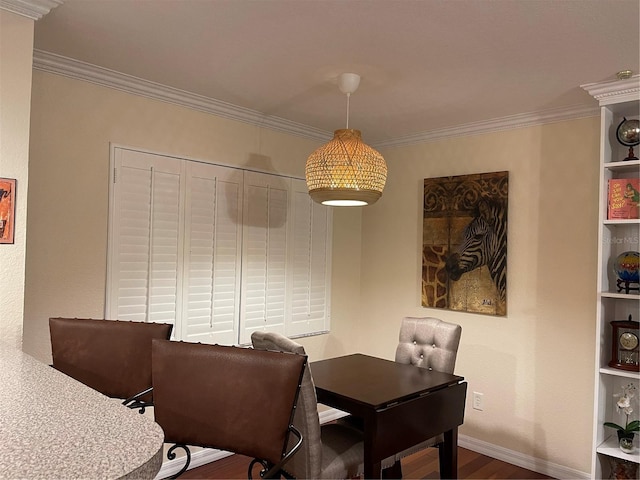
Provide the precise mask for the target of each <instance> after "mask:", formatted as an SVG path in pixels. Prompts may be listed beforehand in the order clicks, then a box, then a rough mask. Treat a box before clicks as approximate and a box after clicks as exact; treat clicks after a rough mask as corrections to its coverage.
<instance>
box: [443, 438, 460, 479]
mask: <svg viewBox="0 0 640 480" xmlns="http://www.w3.org/2000/svg"><path fill="white" fill-rule="evenodd" d="M439 450H440V452H439V457H440V478H454V479H457V478H458V427H456V428H453V429H451V430H447V431H446V432H444V443H443V444H442V446H441V447H440V449H439Z"/></svg>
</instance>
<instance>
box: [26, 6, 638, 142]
mask: <svg viewBox="0 0 640 480" xmlns="http://www.w3.org/2000/svg"><path fill="white" fill-rule="evenodd" d="M639 19H640V2H639V1H638V0H65V1H64V3H63V4H62V5H60V6H58V7H56V8H54V9H52V10H51V12H50V13H49V14H47V15H46V16H44V17H43V18H42V19H40V20H38V21H37V22H36V24H35V49H37V50H41V51H44V52H50V53H54V54H59V55H63V56H66V57H70V58H73V59H76V60H80V61H83V62H87V63H90V64H93V65H97V66H101V67H105V68H108V69H111V70H115V71H117V72H122V73H125V74H128V75H132V76H135V77H139V78H141V79H145V80H149V81H152V82H156V83H159V84H162V85H166V86H170V87H174V88H177V89H180V90H184V91H186V92H191V93H194V94H198V95H202V96H205V97H208V98H211V99H215V100H219V101H222V102H228V103H231V104H233V105H236V106H239V107H244V108H248V109H251V110H254V111H257V112H260V113H262V114H264V115H268V116H275V117H279V118H283V119H286V120H289V121H293V122H298V123H301V124H304V125H307V126H310V127H314V128H318V129H321V130H323V131H327V132H331V131H333V130H335V129H338V128H344V127H345V125H346V96H345V95H344V94H342V93H341V92H340V91H339V89H338V87H337V77H338V75H339V74H341V73H345V72H353V73H358V74H359V75H361V77H362V80H361V82H360V87H359V89H358V90H357V91H356V92H355V93H354V94H353V95H352V96H351V100H350V120H349V126H350V127H351V128H357V129H360V130H362V132H363V138H364V140H365V141H367V142H369V143H376V142H384V141H387V140H390V139H396V138H401V137H405V136H410V135H415V134H419V133H421V132H430V131H434V130H440V129H446V128H450V127H453V126H459V125H467V124H472V123H475V122H483V121H487V120H493V119H499V118H504V117H509V116H512V115H517V114H523V113H537V112H550V111H559V110H562V109H571V108H575V107H580V106H591V107H594V106H595V105H596V102H595V100H593V99H592V98H591V97H590V96H589V95H588V94H587V93H586V92H585V91H584V90H583V89H581V88H580V85H581V84H585V83H592V82H600V81H604V80H613V79H615V74H616V72H618V71H619V70H624V69H630V70H633V71H634V72H635V73H637V72H638V71H639V70H640V65H639V63H640V53H639V48H640V47H639V46H640V38H639V31H640V20H639Z"/></svg>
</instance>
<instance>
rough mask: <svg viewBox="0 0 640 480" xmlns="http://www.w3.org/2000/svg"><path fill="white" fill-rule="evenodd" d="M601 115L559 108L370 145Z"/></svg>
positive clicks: (592, 110) (583, 109) (423, 140)
mask: <svg viewBox="0 0 640 480" xmlns="http://www.w3.org/2000/svg"><path fill="white" fill-rule="evenodd" d="M598 115H600V109H599V108H598V107H589V106H587V107H585V106H578V107H572V108H559V109H553V110H545V111H542V112H532V113H521V114H518V115H510V116H508V117H501V118H495V119H492V120H484V121H481V122H472V123H467V124H463V125H456V126H454V127H446V128H441V129H438V130H432V131H429V132H421V133H416V134H413V135H406V136H403V137H399V138H395V139H391V140H385V141H382V142H376V143H374V144H372V146H373V147H374V148H382V147H401V146H407V145H414V144H417V143H426V142H433V141H435V140H441V139H445V138H451V137H462V136H469V135H481V134H485V133H492V132H499V131H501V130H511V129H514V128H524V127H532V126H536V125H544V124H547V123H555V122H563V121H566V120H574V119H577V118H585V117H594V116H598Z"/></svg>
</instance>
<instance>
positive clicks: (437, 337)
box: [396, 317, 462, 374]
mask: <svg viewBox="0 0 640 480" xmlns="http://www.w3.org/2000/svg"><path fill="white" fill-rule="evenodd" d="M461 335H462V327H461V326H460V325H456V324H454V323H448V322H443V321H442V320H438V319H437V318H432V317H423V318H420V317H405V318H403V319H402V325H401V326H400V336H399V337H400V338H399V343H398V347H397V348H396V362H398V363H407V364H411V365H417V366H418V367H422V368H429V369H432V370H437V371H440V372H444V373H450V374H452V373H453V370H454V368H455V365H456V356H457V355H458V345H460V337H461Z"/></svg>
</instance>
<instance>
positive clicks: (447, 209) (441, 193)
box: [422, 172, 509, 316]
mask: <svg viewBox="0 0 640 480" xmlns="http://www.w3.org/2000/svg"><path fill="white" fill-rule="evenodd" d="M508 193H509V172H492V173H480V174H472V175H459V176H451V177H440V178H427V179H425V180H424V191H423V226H422V306H423V307H431V308H444V309H448V310H459V311H464V312H470V313H484V314H489V315H501V316H502V315H506V313H507V200H508Z"/></svg>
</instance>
